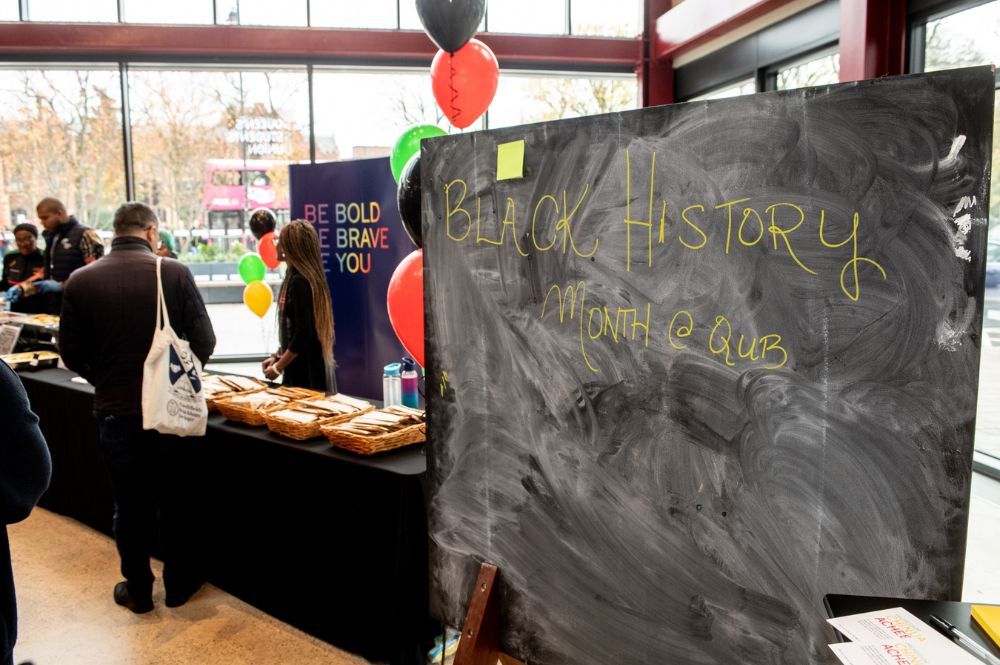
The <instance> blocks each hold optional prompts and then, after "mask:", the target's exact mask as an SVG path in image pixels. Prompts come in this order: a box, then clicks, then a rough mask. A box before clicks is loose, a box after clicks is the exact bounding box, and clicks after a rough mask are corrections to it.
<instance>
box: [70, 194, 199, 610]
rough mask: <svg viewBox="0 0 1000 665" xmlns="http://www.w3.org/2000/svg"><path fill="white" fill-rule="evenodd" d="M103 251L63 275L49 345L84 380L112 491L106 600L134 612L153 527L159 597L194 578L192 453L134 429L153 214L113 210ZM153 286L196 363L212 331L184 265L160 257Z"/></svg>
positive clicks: (151, 312) (150, 312) (150, 305)
mask: <svg viewBox="0 0 1000 665" xmlns="http://www.w3.org/2000/svg"><path fill="white" fill-rule="evenodd" d="M114 227H115V238H114V240H113V241H112V243H111V252H110V253H109V254H108V256H107V257H105V258H103V259H101V260H100V261H97V262H96V263H93V264H91V265H88V266H85V267H83V268H81V269H79V270H77V271H76V272H74V273H73V275H72V276H71V277H70V278H69V281H67V282H66V286H65V291H64V292H63V303H62V315H61V318H60V322H59V350H60V352H61V354H62V358H63V362H65V363H66V366H67V367H69V368H70V369H72V370H73V371H75V372H77V373H79V374H80V376H82V377H83V378H85V379H87V381H89V382H90V383H91V384H93V386H94V412H95V415H96V416H97V419H98V428H99V429H98V431H99V434H98V443H99V445H100V447H101V450H102V452H103V453H104V458H105V461H106V463H107V465H108V470H109V471H110V474H111V485H112V491H113V494H114V499H115V519H114V530H115V542H116V544H117V545H118V553H119V555H120V556H121V570H122V575H124V577H125V581H124V582H119V583H118V584H117V585H116V586H115V589H114V599H115V602H116V603H118V604H119V605H123V606H125V607H127V608H128V609H130V610H132V611H133V612H136V613H141V612H148V611H150V610H151V609H153V601H152V588H153V573H152V571H151V570H150V567H149V557H150V552H151V550H152V546H153V543H154V540H155V534H156V531H157V527H158V528H159V535H160V546H161V550H162V554H163V563H164V570H163V582H164V586H165V587H166V592H167V594H166V604H167V606H168V607H176V606H178V605H182V604H184V603H185V602H187V600H188V598H190V597H191V595H192V594H194V592H195V591H197V590H198V588H199V587H200V586H201V576H200V574H199V572H198V562H197V557H196V556H195V555H194V551H195V545H196V542H195V541H196V538H194V537H192V530H193V527H194V523H195V521H196V520H197V515H196V514H194V513H193V511H190V510H189V506H186V505H185V503H186V502H185V501H184V498H185V496H186V494H187V493H188V492H189V491H190V487H188V486H187V484H188V482H189V481H188V480H187V479H188V478H189V476H190V473H191V470H192V468H193V467H194V466H195V465H193V463H192V460H193V459H194V455H193V454H190V453H189V448H190V446H191V442H190V439H181V438H179V437H174V436H166V435H163V434H159V433H157V432H155V431H147V430H143V428H142V404H141V397H142V371H143V364H144V362H145V360H146V355H147V354H148V353H149V347H150V345H151V344H152V341H153V328H154V327H155V325H156V255H155V254H154V253H153V247H155V246H156V245H157V243H158V241H159V235H158V233H157V220H156V215H155V214H154V213H153V211H152V210H151V209H150V208H149V207H148V206H145V205H143V204H142V203H126V204H125V205H123V206H121V207H120V208H119V209H118V210H117V211H116V212H115V219H114ZM162 277H163V294H164V298H165V300H166V304H167V311H168V313H169V315H170V322H171V324H172V326H173V328H174V330H175V331H176V332H177V334H178V335H180V336H181V337H184V338H185V339H187V341H188V342H190V344H191V351H192V352H193V353H194V354H195V355H196V356H198V358H199V359H200V360H201V362H202V363H203V364H204V363H206V362H208V359H209V356H211V355H212V351H213V350H214V349H215V333H214V332H213V330H212V323H211V321H210V320H209V318H208V313H207V312H206V311H205V303H204V302H203V301H202V299H201V294H200V293H199V292H198V289H197V288H196V287H195V283H194V277H192V275H191V272H190V271H189V270H188V269H187V267H185V266H184V264H182V263H180V262H179V261H174V260H172V259H163V266H162Z"/></svg>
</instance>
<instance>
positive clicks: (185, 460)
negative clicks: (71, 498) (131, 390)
mask: <svg viewBox="0 0 1000 665" xmlns="http://www.w3.org/2000/svg"><path fill="white" fill-rule="evenodd" d="M98 439H99V444H100V448H101V452H102V453H104V461H105V463H106V464H107V467H108V472H109V473H110V474H111V488H112V494H113V496H114V501H115V516H114V534H115V544H116V545H117V547H118V554H119V556H120V557H121V572H122V575H123V576H124V577H125V580H126V582H128V589H129V593H130V594H132V596H133V597H134V598H137V599H144V598H149V597H150V594H151V592H152V589H153V571H152V570H151V569H150V565H149V559H150V556H151V555H152V554H153V553H154V551H156V547H157V544H158V545H159V553H160V554H161V556H162V559H163V583H164V585H165V586H166V588H167V590H168V591H170V590H172V589H176V590H177V591H178V592H182V591H183V590H184V589H185V588H187V587H189V586H191V585H194V584H196V583H197V582H199V581H200V580H201V576H200V572H199V568H200V567H199V562H198V558H197V554H196V551H197V550H196V548H195V544H196V543H197V542H198V540H199V539H198V537H197V533H198V528H197V524H198V522H197V514H196V512H195V511H193V510H192V506H191V500H190V496H191V492H192V490H193V489H194V487H195V486H196V485H195V484H194V483H193V482H192V480H193V479H192V478H191V475H192V467H193V465H192V459H193V458H192V456H191V454H190V452H189V449H190V448H191V441H188V440H185V439H182V438H180V437H176V436H167V435H164V434H160V433H158V432H153V431H147V430H143V429H142V418H141V417H140V416H113V415H106V416H101V417H99V433H98Z"/></svg>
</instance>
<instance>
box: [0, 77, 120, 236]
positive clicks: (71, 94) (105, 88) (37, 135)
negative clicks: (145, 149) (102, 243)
mask: <svg viewBox="0 0 1000 665" xmlns="http://www.w3.org/2000/svg"><path fill="white" fill-rule="evenodd" d="M120 90H121V87H120V83H119V76H118V70H117V68H116V69H102V68H96V67H94V68H75V67H74V68H57V67H54V66H52V67H50V66H45V67H25V66H24V65H19V66H18V67H17V68H9V69H0V96H2V97H3V99H4V103H3V104H0V165H2V168H0V197H2V195H3V194H6V198H7V200H8V201H9V205H10V208H9V210H10V219H9V220H8V219H5V220H3V224H4V226H6V225H7V223H8V222H9V223H11V224H17V223H19V222H26V221H32V220H35V219H36V215H35V205H36V204H37V203H38V201H40V200H41V199H43V198H45V197H47V196H53V197H55V198H58V199H60V200H61V201H62V202H63V203H64V204H65V205H66V207H67V208H68V210H69V212H70V213H72V214H75V215H76V216H77V217H78V218H79V219H80V221H82V222H83V223H85V224H88V225H90V226H93V227H95V228H98V229H110V228H111V219H112V217H113V215H114V211H115V209H116V208H117V207H118V205H120V204H121V203H122V202H123V201H124V200H125V179H124V175H123V174H124V168H123V164H124V159H123V156H122V125H121V93H120Z"/></svg>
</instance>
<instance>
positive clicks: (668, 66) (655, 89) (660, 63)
mask: <svg viewBox="0 0 1000 665" xmlns="http://www.w3.org/2000/svg"><path fill="white" fill-rule="evenodd" d="M671 4H672V3H671V2H670V0H645V2H644V3H643V26H644V28H645V30H644V32H643V39H642V60H641V61H640V63H639V81H640V85H641V88H642V90H641V92H642V105H643V106H644V107H645V106H659V105H660V104H670V103H672V102H673V101H674V67H673V63H671V61H670V60H657V59H656V57H655V55H654V54H653V46H654V35H655V34H656V20H657V19H658V18H660V16H662V15H663V14H665V13H667V11H669V10H670V7H671Z"/></svg>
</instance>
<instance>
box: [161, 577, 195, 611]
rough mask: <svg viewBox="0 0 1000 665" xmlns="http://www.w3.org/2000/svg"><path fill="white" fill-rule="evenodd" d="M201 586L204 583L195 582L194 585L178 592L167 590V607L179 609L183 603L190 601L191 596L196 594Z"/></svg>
mask: <svg viewBox="0 0 1000 665" xmlns="http://www.w3.org/2000/svg"><path fill="white" fill-rule="evenodd" d="M203 584H204V582H195V583H194V584H190V585H187V586H184V587H182V588H181V590H180V591H177V590H176V589H168V590H167V599H166V604H167V607H180V606H181V605H183V604H184V603H186V602H188V601H189V600H191V596H193V595H195V594H196V593H198V590H199V589H201V587H202V585H203Z"/></svg>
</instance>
